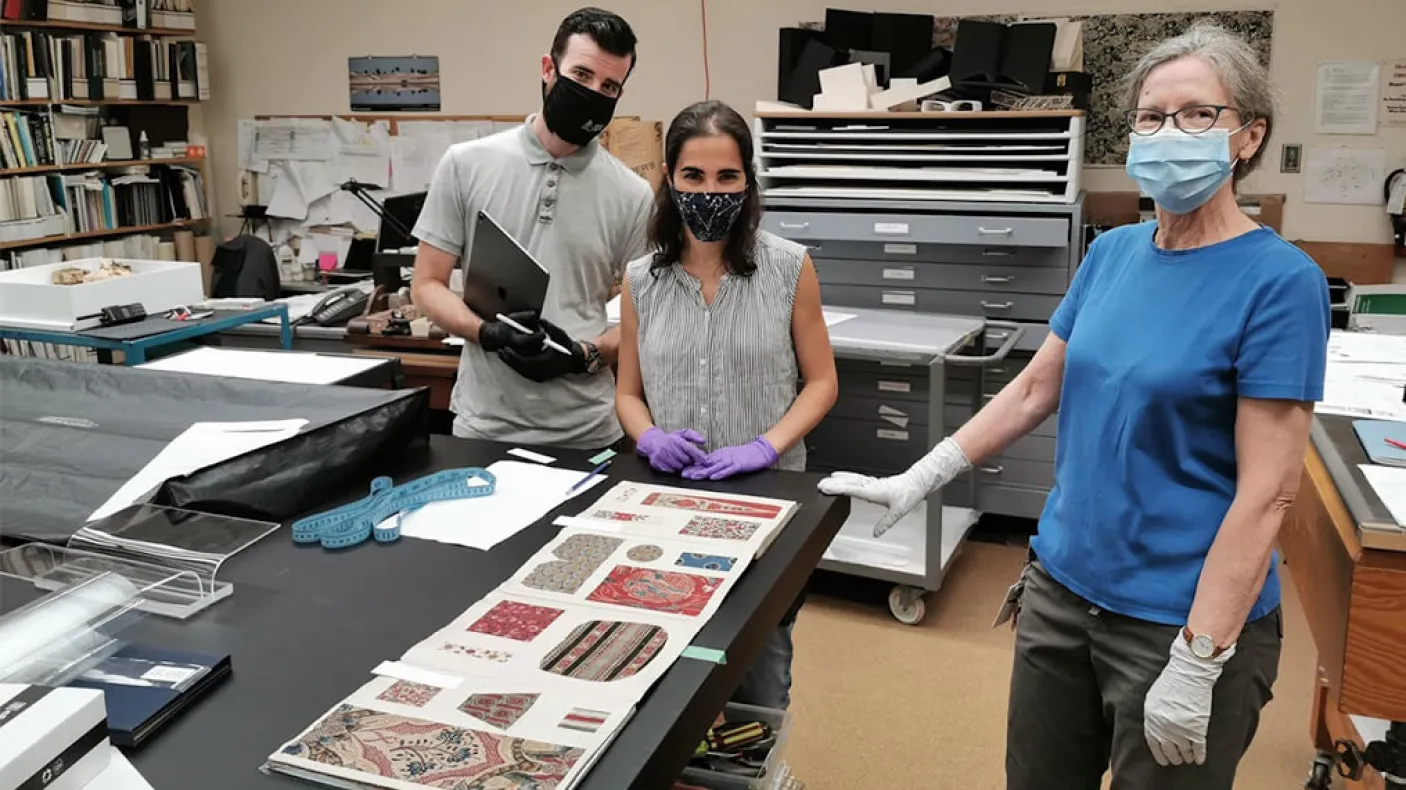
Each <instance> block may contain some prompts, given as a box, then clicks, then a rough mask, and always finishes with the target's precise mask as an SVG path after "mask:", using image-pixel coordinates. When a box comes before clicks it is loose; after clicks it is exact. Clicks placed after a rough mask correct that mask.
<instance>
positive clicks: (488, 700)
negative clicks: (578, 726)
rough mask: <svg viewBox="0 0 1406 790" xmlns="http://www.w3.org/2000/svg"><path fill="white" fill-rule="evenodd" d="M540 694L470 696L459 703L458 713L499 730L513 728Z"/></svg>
mask: <svg viewBox="0 0 1406 790" xmlns="http://www.w3.org/2000/svg"><path fill="white" fill-rule="evenodd" d="M539 696H541V695H540V694H470V695H469V698H468V699H466V700H464V701H463V702H461V703H459V712H460V713H463V714H465V715H468V716H473V717H474V718H475V719H478V720H479V721H482V722H486V723H488V724H492V725H493V726H494V727H497V728H498V729H500V730H506V729H508V728H509V727H511V726H513V724H515V723H516V722H517V720H518V719H520V718H522V715H523V714H524V713H527V711H528V709H529V708H531V707H532V703H534V702H536V701H537V698H538V697H539Z"/></svg>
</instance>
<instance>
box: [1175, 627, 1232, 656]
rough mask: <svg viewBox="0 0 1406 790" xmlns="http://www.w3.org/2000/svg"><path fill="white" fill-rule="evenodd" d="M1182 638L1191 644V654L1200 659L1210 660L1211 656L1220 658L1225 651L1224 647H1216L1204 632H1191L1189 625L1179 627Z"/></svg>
mask: <svg viewBox="0 0 1406 790" xmlns="http://www.w3.org/2000/svg"><path fill="white" fill-rule="evenodd" d="M1181 635H1182V638H1184V639H1185V640H1186V643H1187V644H1188V645H1190V646H1191V654H1192V655H1193V656H1196V657H1197V658H1199V659H1201V660H1202V661H1210V660H1211V659H1213V658H1220V656H1221V654H1223V653H1225V651H1226V648H1223V647H1216V642H1215V640H1214V639H1211V638H1210V637H1209V636H1206V635H1205V634H1193V633H1191V627H1190V626H1183V627H1182V629H1181Z"/></svg>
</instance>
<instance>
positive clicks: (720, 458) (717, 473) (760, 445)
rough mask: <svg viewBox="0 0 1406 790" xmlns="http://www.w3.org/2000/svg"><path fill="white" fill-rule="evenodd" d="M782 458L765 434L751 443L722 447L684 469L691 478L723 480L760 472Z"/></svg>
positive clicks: (684, 472)
mask: <svg viewBox="0 0 1406 790" xmlns="http://www.w3.org/2000/svg"><path fill="white" fill-rule="evenodd" d="M780 459H781V456H780V455H779V454H777V452H776V448H775V447H772V446H771V442H768V441H767V440H766V437H765V436H758V437H757V438H756V439H754V440H752V442H751V443H750V444H736V445H733V446H731V447H720V448H718V449H716V450H714V451H713V452H711V453H708V455H707V457H705V458H704V459H703V461H702V462H701V463H697V464H694V465H693V466H690V467H688V468H687V469H685V470H683V476H684V477H686V478H688V479H689V480H722V479H723V478H727V477H732V476H733V475H741V474H746V473H748V472H760V471H761V470H763V469H766V468H768V467H770V466H771V465H772V464H774V463H776V462H777V461H778V460H780Z"/></svg>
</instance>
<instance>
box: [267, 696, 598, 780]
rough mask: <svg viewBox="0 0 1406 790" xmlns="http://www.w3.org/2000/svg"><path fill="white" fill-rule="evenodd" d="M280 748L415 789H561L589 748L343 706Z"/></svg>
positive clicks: (315, 761)
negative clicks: (531, 739) (561, 744)
mask: <svg viewBox="0 0 1406 790" xmlns="http://www.w3.org/2000/svg"><path fill="white" fill-rule="evenodd" d="M281 753H282V754H284V755H286V756H288V757H295V758H298V759H300V760H307V761H310V762H314V763H321V764H323V765H330V766H335V767H337V768H342V769H345V770H347V771H355V772H357V773H362V774H366V775H367V776H368V777H384V778H386V779H392V780H395V781H398V782H404V783H405V784H411V785H415V786H417V787H436V788H441V790H490V789H491V790H500V789H501V790H509V788H532V790H555V788H557V787H560V786H561V784H562V783H563V782H565V781H566V776H567V774H569V773H571V769H572V767H574V766H575V765H576V763H577V762H578V761H579V760H580V759H581V757H582V756H583V755H584V754H585V750H583V749H574V748H570V747H567V746H560V745H558V744H554V743H544V742H541V741H529V740H527V739H525V738H510V737H508V736H506V735H495V734H493V733H488V732H478V731H476V730H469V729H465V728H463V727H455V726H452V725H449V724H440V723H438V722H433V721H424V720H422V719H413V718H410V717H407V716H397V715H394V714H391V713H382V712H380V711H375V710H368V709H366V708H358V707H355V706H352V705H346V704H343V705H341V706H340V707H338V708H337V709H336V710H335V711H333V712H332V713H329V714H328V715H327V717H326V718H324V719H323V720H322V721H319V722H318V723H317V724H316V725H315V726H314V727H313V728H312V729H311V730H309V731H308V732H307V733H305V734H304V735H302V736H301V737H299V738H298V740H296V741H294V742H292V743H290V744H288V745H287V746H285V747H283V749H282V750H281Z"/></svg>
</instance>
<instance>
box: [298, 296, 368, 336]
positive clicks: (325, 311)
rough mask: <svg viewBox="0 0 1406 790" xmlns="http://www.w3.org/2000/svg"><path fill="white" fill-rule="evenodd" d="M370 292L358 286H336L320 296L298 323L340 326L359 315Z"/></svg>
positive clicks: (364, 308) (363, 309)
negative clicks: (319, 299) (336, 287)
mask: <svg viewBox="0 0 1406 790" xmlns="http://www.w3.org/2000/svg"><path fill="white" fill-rule="evenodd" d="M369 301H371V294H370V293H367V292H366V291H365V290H363V289H362V288H361V287H359V286H350V287H347V288H338V289H337V290H335V291H333V292H331V293H329V294H327V295H326V296H324V297H322V300H321V301H319V302H318V303H317V304H316V305H315V306H314V307H313V308H312V309H311V310H309V311H308V314H307V315H306V316H304V317H303V319H302V320H301V321H299V322H298V323H300V324H306V323H313V324H317V325H318V326H341V325H343V324H345V323H346V322H348V321H350V320H352V319H353V318H356V317H357V316H359V315H361V314H362V312H363V311H365V310H366V303H367V302H369Z"/></svg>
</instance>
